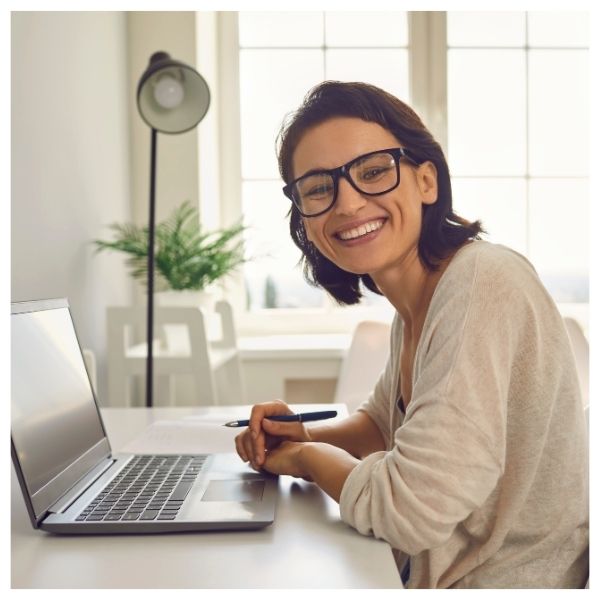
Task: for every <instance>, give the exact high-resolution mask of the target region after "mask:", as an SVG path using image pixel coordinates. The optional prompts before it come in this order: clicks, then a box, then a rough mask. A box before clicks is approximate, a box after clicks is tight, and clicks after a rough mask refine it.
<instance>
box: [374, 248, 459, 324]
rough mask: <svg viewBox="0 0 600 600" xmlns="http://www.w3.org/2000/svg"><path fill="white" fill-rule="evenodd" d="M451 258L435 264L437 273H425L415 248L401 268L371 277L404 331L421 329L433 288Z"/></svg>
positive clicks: (394, 268)
mask: <svg viewBox="0 0 600 600" xmlns="http://www.w3.org/2000/svg"><path fill="white" fill-rule="evenodd" d="M450 259H451V257H449V258H447V259H445V260H443V261H442V262H441V263H440V264H439V268H438V270H437V271H429V270H428V269H426V268H425V267H424V266H423V264H422V263H421V261H420V260H419V256H418V252H417V250H416V248H415V249H414V252H413V253H412V254H411V255H410V256H407V257H405V259H404V260H403V261H402V264H401V265H396V266H394V267H392V268H389V269H386V271H385V272H381V273H375V274H371V278H372V279H373V281H374V282H375V283H376V284H377V287H378V288H379V289H380V290H381V292H382V293H383V295H384V296H385V297H386V298H387V299H388V300H389V301H390V302H391V304H392V305H393V306H394V308H395V309H396V310H397V311H398V313H399V315H400V317H401V318H402V321H403V322H404V325H405V327H409V328H413V327H417V328H418V327H419V325H422V323H423V321H424V320H425V315H426V314H427V309H428V308H429V304H430V302H431V298H432V296H433V293H434V292H435V288H436V286H437V284H438V281H439V280H440V277H441V276H442V275H443V273H444V271H445V270H446V267H447V266H448V264H449V262H450Z"/></svg>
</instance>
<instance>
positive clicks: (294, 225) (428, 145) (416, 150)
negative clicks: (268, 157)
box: [277, 81, 483, 304]
mask: <svg viewBox="0 0 600 600" xmlns="http://www.w3.org/2000/svg"><path fill="white" fill-rule="evenodd" d="M335 117H355V118H359V119H362V120H364V121H370V122H373V123H378V124H379V125H381V126H382V127H384V128H385V129H387V130H388V131H389V132H390V133H392V134H393V135H394V136H395V137H396V138H397V139H398V140H399V141H400V142H401V143H402V145H403V146H404V147H405V148H406V149H407V150H410V154H411V157H414V159H415V160H416V161H417V162H418V163H423V162H426V161H431V162H432V163H433V164H434V165H435V168H436V169H437V184H438V198H437V201H436V202H435V203H434V204H427V205H423V209H422V210H423V222H422V228H421V235H420V238H419V244H418V252H419V258H420V260H421V262H422V263H423V265H424V266H425V268H427V269H428V270H430V271H435V270H437V268H438V266H439V262H440V260H442V259H444V258H446V257H447V256H448V255H449V254H450V253H451V252H452V251H453V250H455V249H457V248H459V247H460V246H461V245H462V244H463V243H465V242H466V241H467V240H469V239H476V238H478V237H479V234H480V233H481V232H482V231H483V228H482V226H481V222H480V221H475V222H473V223H471V222H469V221H467V220H465V219H463V218H462V217H459V216H458V215H457V214H456V213H455V212H454V211H453V210H452V188H451V184H450V173H449V170H448V163H447V162H446V158H445V157H444V152H443V151H442V148H441V146H440V145H439V144H438V142H437V141H436V140H435V139H434V138H433V136H432V135H431V133H430V132H429V130H428V129H427V128H426V127H425V125H424V124H423V122H422V121H421V119H420V118H419V116H418V115H417V114H416V113H415V111H414V110H412V108H410V107H409V106H408V105H406V104H405V103H404V102H402V101H401V100H399V99H398V98H396V97H395V96H393V95H392V94H389V93H388V92H386V91H384V90H382V89H380V88H378V87H375V86H373V85H369V84H366V83H358V82H354V83H343V82H340V81H324V82H323V83H320V84H319V85H317V86H315V87H314V88H312V89H311V90H310V91H309V92H308V94H307V95H306V97H305V98H304V101H303V102H302V105H301V106H300V108H298V110H297V111H295V112H293V113H291V114H290V115H288V116H287V117H286V119H285V121H284V123H283V125H282V127H281V130H280V132H279V135H278V138H277V146H278V147H277V155H278V162H279V172H280V174H281V177H282V179H283V180H284V181H285V183H286V184H287V183H289V182H290V181H292V179H293V173H292V158H293V153H294V151H295V149H296V146H297V145H298V143H299V142H300V140H301V138H302V137H303V135H304V134H305V133H306V131H307V130H308V129H310V128H311V127H314V126H315V125H319V124H321V123H323V122H325V121H327V120H329V119H332V118H335ZM289 216H290V234H291V236H292V239H293V240H294V243H295V244H296V246H298V248H300V250H301V251H302V258H301V259H300V262H301V263H302V266H303V271H304V277H305V278H306V280H307V281H308V282H309V283H311V284H313V285H316V286H322V287H324V288H325V289H326V290H327V291H328V292H329V293H330V294H331V295H332V296H333V297H334V298H335V299H336V300H337V301H338V303H340V304H356V303H357V302H359V301H360V299H361V298H362V295H363V294H362V291H361V286H360V283H361V282H362V284H363V285H364V286H365V287H367V288H368V289H369V290H371V291H373V292H375V293H377V294H381V292H380V291H379V290H378V289H377V286H376V285H375V282H374V281H373V280H372V279H371V277H370V276H369V275H368V274H366V273H365V274H362V275H357V274H355V273H349V272H348V271H344V270H343V269H340V268H339V267H338V266H337V265H335V264H334V263H333V262H331V261H330V260H329V259H328V258H326V257H325V256H323V254H321V252H319V250H318V249H317V248H316V247H315V245H314V244H313V243H312V242H310V241H309V240H308V239H307V237H306V231H305V229H304V223H303V220H302V216H301V215H300V213H299V212H298V209H297V208H296V207H295V206H294V205H292V207H291V209H290V213H289Z"/></svg>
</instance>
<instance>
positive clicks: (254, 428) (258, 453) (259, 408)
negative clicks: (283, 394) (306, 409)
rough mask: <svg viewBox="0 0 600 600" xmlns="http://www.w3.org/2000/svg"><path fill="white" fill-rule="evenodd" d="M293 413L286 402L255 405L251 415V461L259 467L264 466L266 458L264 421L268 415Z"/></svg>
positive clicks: (276, 401)
mask: <svg viewBox="0 0 600 600" xmlns="http://www.w3.org/2000/svg"><path fill="white" fill-rule="evenodd" d="M291 413H292V411H291V409H290V408H289V407H288V405H287V404H286V403H285V402H282V401H281V400H275V401H273V402H264V403H263V404H255V405H254V406H253V407H252V411H251V413H250V423H249V425H248V429H249V430H250V432H251V433H250V437H251V438H252V440H253V449H252V451H251V453H250V455H249V456H250V457H251V459H250V460H254V461H255V462H256V464H257V465H258V466H260V465H262V464H263V462H264V457H265V448H266V440H265V432H264V430H263V428H262V421H263V418H264V417H265V416H268V415H286V414H291Z"/></svg>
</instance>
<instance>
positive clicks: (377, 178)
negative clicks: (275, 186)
mask: <svg viewBox="0 0 600 600" xmlns="http://www.w3.org/2000/svg"><path fill="white" fill-rule="evenodd" d="M402 158H406V159H408V160H410V161H411V162H412V163H413V164H415V165H418V164H419V163H417V161H416V160H415V159H413V158H412V157H411V156H410V154H409V152H408V151H407V150H405V149H404V148H388V149H386V150H376V151H375V152H369V153H368V154H363V155H361V156H358V157H357V158H354V159H353V160H351V161H350V162H347V163H346V164H345V165H342V166H341V167H337V168H336V169H329V170H322V171H321V170H320V171H310V172H309V173H306V174H305V175H303V176H302V177H299V178H298V179H295V180H294V181H292V182H291V183H288V185H286V186H285V187H284V188H283V193H284V194H285V195H286V196H287V197H288V198H289V199H290V200H291V201H292V202H293V203H294V205H295V206H296V208H297V209H298V211H299V212H300V214H301V215H302V216H303V217H318V216H319V215H322V214H323V213H326V212H327V211H328V210H329V209H330V208H331V207H332V206H333V205H334V204H335V201H336V200H337V195H338V187H339V181H340V177H344V178H345V179H346V180H347V181H348V183H350V185H351V186H352V187H353V188H354V189H355V190H356V191H357V192H360V193H361V194H365V195H366V196H380V195H382V194H387V192H391V191H392V190H393V189H395V188H397V187H398V185H399V183H400V160H401V159H402Z"/></svg>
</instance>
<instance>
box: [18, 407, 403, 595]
mask: <svg viewBox="0 0 600 600" xmlns="http://www.w3.org/2000/svg"><path fill="white" fill-rule="evenodd" d="M334 406H335V407H336V408H337V409H338V412H340V413H341V414H345V412H346V409H345V406H342V405H334ZM331 407H332V405H331V404H329V405H327V406H326V407H325V406H319V405H314V404H313V405H311V409H312V410H318V409H319V408H323V409H324V408H331ZM211 410H212V411H218V413H219V414H221V413H222V412H223V411H229V412H230V413H231V418H232V419H235V418H238V417H240V416H243V415H245V414H247V413H248V409H247V408H240V407H222V406H221V407H215V408H197V407H186V408H154V409H149V410H148V409H145V408H111V409H103V411H102V413H103V416H104V421H105V425H106V428H107V431H108V435H109V439H110V441H111V445H112V447H113V450H114V451H115V452H116V451H119V449H120V448H122V447H123V446H125V444H126V443H127V442H129V441H130V440H131V439H133V438H134V437H136V436H137V435H139V434H140V433H141V432H142V431H143V430H144V429H145V428H146V427H147V426H148V425H149V424H150V423H152V422H153V421H155V420H162V419H175V418H180V417H183V416H187V415H190V414H198V413H201V412H207V413H210V411H211ZM279 489H280V498H279V502H278V506H277V513H276V519H275V523H273V525H271V526H270V527H267V528H266V529H263V530H260V531H247V532H225V533H193V534H192V533H189V534H176V535H173V534H164V535H139V536H131V535H123V536H116V535H111V536H57V535H51V534H48V533H45V532H41V531H35V530H34V529H33V528H32V527H31V524H30V522H29V518H28V516H27V512H26V510H25V505H24V502H23V499H22V496H21V490H20V489H19V485H18V483H17V481H16V476H15V474H14V470H13V481H12V536H11V548H12V565H11V571H12V581H11V583H12V587H13V588H250V589H254V588H401V587H402V584H401V581H400V577H399V575H398V571H397V569H396V565H395V562H394V559H393V557H392V552H391V550H390V547H389V546H388V544H386V543H385V542H381V541H379V540H375V539H373V538H369V537H364V536H362V535H360V534H359V533H357V532H356V531H355V530H353V529H352V528H351V527H349V526H348V525H346V524H345V523H343V522H342V521H341V520H340V517H339V508H338V505H337V504H336V503H335V502H334V501H333V500H331V499H330V498H329V497H328V496H327V495H326V494H324V493H323V492H322V491H321V490H320V489H319V488H318V487H317V486H315V485H314V484H311V483H308V482H305V481H303V480H296V479H293V478H291V477H287V476H285V477H280V480H279Z"/></svg>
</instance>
